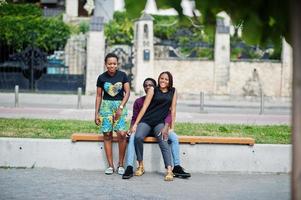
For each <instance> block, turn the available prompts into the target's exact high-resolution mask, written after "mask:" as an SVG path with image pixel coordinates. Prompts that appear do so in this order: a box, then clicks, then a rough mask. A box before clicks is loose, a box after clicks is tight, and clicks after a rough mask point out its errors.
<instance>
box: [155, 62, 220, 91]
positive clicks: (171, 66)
mask: <svg viewBox="0 0 301 200" xmlns="http://www.w3.org/2000/svg"><path fill="white" fill-rule="evenodd" d="M162 71H170V72H171V73H172V74H173V76H174V86H175V87H176V88H177V90H178V92H179V93H199V92H200V91H204V92H207V93H212V91H213V87H214V80H213V78H214V62H213V61H200V60H196V61H193V60H176V59H169V60H163V59H162V60H155V62H154V78H155V79H156V80H157V78H158V76H159V74H160V73H161V72H162Z"/></svg>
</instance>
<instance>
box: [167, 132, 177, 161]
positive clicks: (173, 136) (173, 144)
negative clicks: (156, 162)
mask: <svg viewBox="0 0 301 200" xmlns="http://www.w3.org/2000/svg"><path fill="white" fill-rule="evenodd" d="M168 141H169V142H170V143H171V153H172V158H173V164H174V165H173V166H177V165H180V145H179V140H178V136H177V134H176V133H175V132H174V131H172V132H170V133H169V134H168Z"/></svg>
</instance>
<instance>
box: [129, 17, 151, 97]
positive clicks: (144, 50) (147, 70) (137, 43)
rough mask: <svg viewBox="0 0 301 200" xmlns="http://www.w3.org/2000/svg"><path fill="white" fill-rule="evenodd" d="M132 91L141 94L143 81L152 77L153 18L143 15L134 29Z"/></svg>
mask: <svg viewBox="0 0 301 200" xmlns="http://www.w3.org/2000/svg"><path fill="white" fill-rule="evenodd" d="M133 74H134V83H133V85H134V91H135V92H136V93H140V92H143V87H142V84H143V81H144V79H145V78H147V77H152V78H156V77H153V76H154V34H153V18H152V17H151V16H150V15H148V14H145V13H144V14H143V15H142V16H141V17H140V18H139V19H138V20H137V21H136V22H135V27H134V68H133Z"/></svg>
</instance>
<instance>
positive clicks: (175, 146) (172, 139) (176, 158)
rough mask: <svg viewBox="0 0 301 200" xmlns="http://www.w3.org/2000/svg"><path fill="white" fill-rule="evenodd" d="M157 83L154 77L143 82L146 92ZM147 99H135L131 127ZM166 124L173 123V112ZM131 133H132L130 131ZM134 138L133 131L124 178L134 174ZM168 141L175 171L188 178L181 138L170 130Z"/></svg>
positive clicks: (176, 173) (166, 119) (178, 174)
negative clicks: (184, 168) (182, 154)
mask: <svg viewBox="0 0 301 200" xmlns="http://www.w3.org/2000/svg"><path fill="white" fill-rule="evenodd" d="M156 85H157V83H156V81H155V80H154V79H152V78H146V79H145V80H144V82H143V88H144V91H145V93H147V90H148V89H149V88H150V87H155V86H156ZM144 100H145V96H143V97H140V98H138V99H136V100H135V102H134V105H133V115H132V120H131V127H132V126H133V124H134V123H135V121H136V118H137V116H138V113H139V112H140V110H141V108H142V106H143V103H144ZM165 124H171V113H170V112H169V113H168V116H167V117H166V118H165ZM129 134H131V133H129ZM134 138H135V135H134V133H132V134H131V135H130V139H129V143H128V147H127V159H126V165H127V168H126V170H125V173H124V174H123V176H122V178H123V179H129V178H131V177H132V176H133V163H134V154H135V146H134ZM168 142H169V143H171V152H172V157H173V164H174V165H173V166H174V167H173V173H174V175H175V176H176V177H183V178H187V177H190V174H189V173H186V172H185V171H184V170H183V168H182V167H181V165H180V155H179V152H180V146H179V140H178V136H177V135H176V133H175V132H174V131H173V130H171V129H170V130H169V134H168Z"/></svg>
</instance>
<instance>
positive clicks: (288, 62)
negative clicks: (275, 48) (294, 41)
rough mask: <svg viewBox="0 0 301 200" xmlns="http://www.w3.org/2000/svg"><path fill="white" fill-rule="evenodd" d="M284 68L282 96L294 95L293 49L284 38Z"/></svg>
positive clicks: (282, 71) (282, 58)
mask: <svg viewBox="0 0 301 200" xmlns="http://www.w3.org/2000/svg"><path fill="white" fill-rule="evenodd" d="M281 60H282V66H281V67H282V68H281V88H280V95H281V96H291V95H292V67H293V50H292V47H291V46H290V45H289V44H288V43H287V42H286V41H285V39H284V38H283V39H282V55H281Z"/></svg>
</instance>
